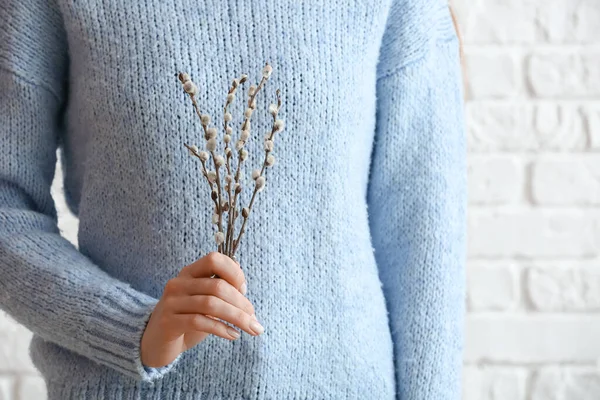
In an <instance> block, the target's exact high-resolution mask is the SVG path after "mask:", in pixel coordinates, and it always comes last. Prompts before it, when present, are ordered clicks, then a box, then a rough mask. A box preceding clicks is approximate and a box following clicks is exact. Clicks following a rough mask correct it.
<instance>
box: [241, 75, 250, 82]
mask: <svg viewBox="0 0 600 400" xmlns="http://www.w3.org/2000/svg"><path fill="white" fill-rule="evenodd" d="M247 80H248V75H246V74H242V77H241V79H240V83H244V82H246V81H247Z"/></svg>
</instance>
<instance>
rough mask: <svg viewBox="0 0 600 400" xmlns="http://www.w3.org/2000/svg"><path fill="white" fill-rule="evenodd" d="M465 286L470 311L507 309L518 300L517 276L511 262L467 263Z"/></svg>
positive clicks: (512, 306) (513, 305)
mask: <svg viewBox="0 0 600 400" xmlns="http://www.w3.org/2000/svg"><path fill="white" fill-rule="evenodd" d="M467 288H468V289H467V304H468V306H469V310H470V311H491V310H496V311H498V310H508V309H511V308H514V307H515V305H516V304H517V303H518V300H519V296H518V293H519V277H518V274H517V271H516V267H515V266H514V265H511V264H508V265H506V264H501V263H490V262H486V263H482V262H477V263H469V267H468V269H467Z"/></svg>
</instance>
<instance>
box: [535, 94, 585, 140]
mask: <svg viewBox="0 0 600 400" xmlns="http://www.w3.org/2000/svg"><path fill="white" fill-rule="evenodd" d="M533 130H534V132H535V137H536V143H537V146H536V147H535V148H534V149H540V150H561V149H562V150H582V149H585V148H587V146H588V144H587V142H588V134H587V130H586V124H585V122H584V117H583V114H582V112H581V109H580V107H579V106H578V105H573V104H556V103H554V102H552V103H551V102H542V103H537V104H536V105H535V106H534V107H533Z"/></svg>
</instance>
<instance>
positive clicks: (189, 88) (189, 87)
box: [183, 81, 198, 96]
mask: <svg viewBox="0 0 600 400" xmlns="http://www.w3.org/2000/svg"><path fill="white" fill-rule="evenodd" d="M183 90H184V91H185V92H186V93H187V94H189V95H192V96H194V95H195V94H196V93H198V87H197V86H196V84H195V83H194V82H192V81H187V82H185V83H184V84H183Z"/></svg>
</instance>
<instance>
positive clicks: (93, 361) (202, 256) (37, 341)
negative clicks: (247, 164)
mask: <svg viewBox="0 0 600 400" xmlns="http://www.w3.org/2000/svg"><path fill="white" fill-rule="evenodd" d="M445 1H446V0H435V1H426V0H416V1H407V0H381V1H376V2H372V1H366V0H359V1H356V2H352V3H348V2H330V1H320V2H318V4H317V3H315V2H298V1H291V0H285V1H272V0H258V1H253V2H247V3H245V4H238V2H236V1H226V2H217V1H215V2H208V3H207V2H187V1H179V0H169V1H152V2H150V3H147V4H141V3H139V2H110V3H109V2H105V1H101V0H87V1H78V2H75V1H70V0H30V1H21V2H12V1H7V0H4V1H2V3H1V4H2V7H1V11H0V21H1V22H2V26H3V27H5V28H4V29H3V30H2V33H0V43H3V45H2V46H0V86H1V92H0V93H1V94H0V116H1V118H2V126H1V128H0V132H1V134H0V149H2V153H3V156H2V158H1V159H0V221H1V224H0V276H1V277H2V278H1V279H0V306H1V307H2V308H3V309H4V310H6V311H7V312H8V313H9V314H10V315H12V316H13V317H14V318H15V319H16V320H17V321H19V322H20V323H22V324H23V325H25V326H26V327H28V328H29V329H30V330H32V331H33V332H34V337H33V340H32V343H31V346H30V353H31V356H32V359H33V361H34V363H35V365H36V366H37V368H38V369H39V370H40V371H41V373H42V374H43V376H44V378H45V380H46V382H47V386H48V392H49V398H50V399H159V398H160V399H296V398H298V399H300V398H302V399H394V398H396V399H436V400H439V399H458V398H459V396H460V385H459V382H460V372H461V371H460V368H461V347H462V325H463V295H464V260H463V259H464V242H465V197H466V196H465V192H466V190H465V187H466V185H465V138H464V128H463V106H462V102H461V99H462V90H461V84H462V82H461V76H460V62H459V44H458V39H457V35H456V31H455V30H454V27H453V23H452V18H451V14H450V12H449V9H448V5H447V4H446V3H445ZM265 61H268V62H269V63H270V64H271V65H272V66H273V68H274V73H273V76H272V78H271V79H270V80H269V82H268V84H267V86H266V88H265V89H264V92H263V93H262V96H260V95H259V96H258V98H257V110H259V111H260V110H263V111H264V110H265V108H266V106H267V105H268V104H269V103H270V102H272V101H273V98H274V93H275V88H277V87H278V88H280V89H281V93H282V101H283V106H282V109H281V111H280V116H281V118H283V119H285V120H286V126H287V128H286V130H285V131H284V132H282V133H280V134H278V135H279V137H278V139H277V143H276V148H275V154H276V155H277V159H278V164H277V165H276V168H274V169H273V170H272V171H269V173H270V174H269V175H268V178H267V187H266V190H265V191H264V192H263V193H261V195H260V196H259V198H258V201H257V205H256V207H255V210H253V215H252V218H251V219H250V221H249V224H248V228H247V233H246V236H245V237H244V241H242V243H241V245H240V247H239V250H238V252H237V254H238V256H239V260H240V265H238V264H236V263H235V262H233V261H232V260H231V259H229V258H227V257H225V256H223V255H220V254H217V253H211V251H212V250H213V248H214V241H213V227H212V226H211V221H210V219H211V218H210V210H211V199H210V197H209V196H208V195H207V194H206V187H205V182H204V181H203V180H202V179H203V178H202V176H201V175H200V173H199V169H198V164H197V163H195V161H196V160H195V159H194V158H192V157H190V156H189V154H188V152H187V150H186V149H185V148H184V147H183V143H196V144H198V145H200V144H201V142H202V135H201V133H200V125H199V123H198V121H197V119H195V115H194V112H193V110H192V108H191V107H190V104H189V99H186V98H185V94H184V93H183V92H182V90H181V85H180V83H179V82H178V81H177V78H176V77H175V75H176V72H178V71H186V72H189V73H190V75H191V77H192V79H193V80H194V82H195V83H196V84H197V85H198V87H199V91H198V94H197V95H196V97H197V99H198V102H199V104H200V105H201V107H203V108H204V109H203V112H206V113H207V114H209V115H212V116H213V120H214V121H216V122H213V124H214V126H216V127H219V126H220V125H219V124H220V122H219V121H221V119H220V118H222V117H219V118H217V116H219V115H222V114H220V113H222V108H221V107H222V106H223V104H224V101H223V100H224V99H223V97H221V96H219V97H216V96H218V95H220V94H222V93H225V91H226V88H227V86H228V85H229V84H230V81H229V80H230V79H231V78H233V77H239V76H240V74H242V73H247V74H248V75H249V80H250V81H251V82H252V83H256V82H257V80H258V78H260V76H259V75H260V74H259V73H258V74H257V72H260V70H261V69H262V67H263V66H264V63H265ZM249 83H250V82H249ZM238 101H240V103H242V102H244V100H243V99H242V100H238ZM232 107H233V109H234V110H237V111H238V113H237V115H238V116H239V114H240V113H239V110H240V109H243V105H240V104H239V103H238V107H239V108H236V106H235V104H234V105H233V106H232ZM265 114H266V112H263V115H262V117H261V116H260V113H257V116H255V117H254V119H253V121H255V122H253V124H254V125H253V130H252V136H253V138H252V140H250V141H249V142H248V144H247V148H248V150H249V152H250V154H251V155H254V156H258V154H260V153H261V151H262V146H263V144H262V136H263V133H264V132H263V131H262V130H266V129H267V122H265V121H268V120H267V119H266V115H265ZM234 115H236V114H234ZM236 118H237V117H236ZM261 121H262V122H261ZM233 122H234V123H235V122H236V120H234V121H233ZM238 122H239V121H238ZM236 126H237V125H236ZM238 134H239V132H235V133H234V135H238ZM58 146H61V147H62V148H63V150H64V151H63V154H64V157H63V158H62V160H61V161H62V163H63V165H64V168H65V174H66V175H65V192H66V198H67V201H68V204H69V206H70V208H71V209H72V210H73V212H74V213H75V214H77V215H78V216H79V221H80V225H79V233H78V242H79V248H78V249H76V248H75V247H74V246H72V245H71V244H70V243H69V242H68V241H67V240H65V239H63V238H62V237H61V236H60V233H59V231H58V229H57V225H56V211H55V208H54V204H53V201H52V198H51V196H50V191H49V189H50V184H51V181H52V177H53V172H54V165H55V161H56V159H55V154H56V153H55V151H56V148H57V147H58ZM248 194H249V193H247V192H244V194H243V196H244V197H243V199H244V201H247V200H248ZM214 274H216V275H218V277H213V275H214ZM253 314H255V315H253ZM219 320H222V321H225V322H228V323H229V324H230V325H227V324H225V323H222V322H221V321H219ZM232 326H235V327H236V328H237V329H233V328H232Z"/></svg>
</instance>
